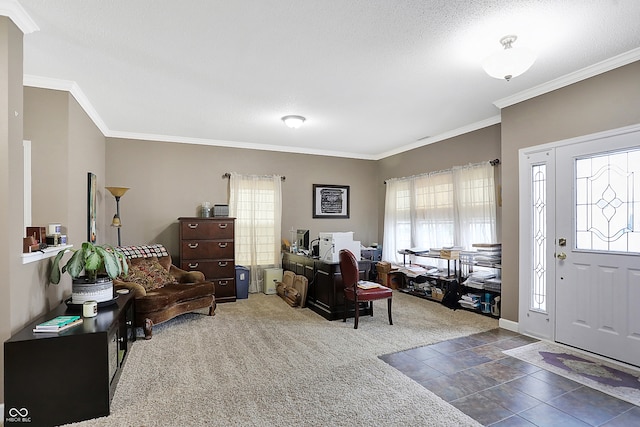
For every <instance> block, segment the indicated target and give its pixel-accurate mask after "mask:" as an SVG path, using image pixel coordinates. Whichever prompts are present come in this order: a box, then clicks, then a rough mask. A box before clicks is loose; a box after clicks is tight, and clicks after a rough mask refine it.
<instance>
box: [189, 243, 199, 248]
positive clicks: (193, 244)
mask: <svg viewBox="0 0 640 427" xmlns="http://www.w3.org/2000/svg"><path fill="white" fill-rule="evenodd" d="M187 246H189V248H190V249H195V248H197V247H198V243H189V244H188V245H187Z"/></svg>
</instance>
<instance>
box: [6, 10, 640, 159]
mask: <svg viewBox="0 0 640 427" xmlns="http://www.w3.org/2000/svg"><path fill="white" fill-rule="evenodd" d="M18 3H19V4H20V5H21V6H22V7H23V8H24V10H25V11H26V12H27V14H28V15H29V16H30V17H31V18H32V19H33V21H34V22H35V23H36V25H37V26H38V27H39V28H40V31H36V32H33V33H30V34H26V35H25V37H24V46H25V49H24V72H25V75H27V78H26V79H25V80H28V78H31V79H32V80H38V81H46V80H51V79H60V80H63V81H70V82H75V83H76V84H77V88H79V90H80V92H81V93H82V94H83V95H84V96H85V97H86V100H87V101H88V103H89V104H90V105H91V106H92V108H93V112H92V115H93V116H94V118H95V117H97V118H99V119H100V120H101V121H102V128H103V131H104V132H105V133H106V134H107V136H122V137H130V138H148V139H158V140H170V141H171V140H173V141H177V142H195V143H207V144H212V145H225V146H236V147H249V148H251V147H253V148H260V147H263V148H265V149H269V150H282V151H291V152H301V153H316V154H328V155H338V156H347V157H357V158H372V159H374V158H380V157H384V156H385V155H389V154H392V153H396V152H399V151H403V150H406V149H408V148H412V147H415V146H417V145H420V144H424V143H429V142H430V141H429V138H427V139H422V138H424V137H426V136H431V137H433V138H431V140H436V139H437V137H438V136H439V135H446V134H448V133H451V132H453V131H455V130H456V129H461V128H468V127H470V126H473V125H474V124H478V123H491V122H495V121H496V120H497V119H496V116H498V115H499V109H498V108H497V107H496V106H495V105H494V102H495V101H496V100H500V99H503V98H506V97H510V96H512V95H514V94H518V93H522V92H523V91H526V90H529V89H531V88H533V87H537V86H539V85H543V84H545V83H547V82H549V81H553V80H555V79H559V78H561V77H563V76H565V75H567V74H570V73H573V72H575V71H577V70H581V69H583V68H585V67H589V66H592V65H593V64H596V63H599V62H601V61H604V60H607V59H609V58H612V57H615V56H617V55H620V54H624V53H629V52H630V51H634V50H637V49H638V48H639V47H640V29H639V27H638V23H639V22H640V1H638V0H536V1H524V0H512V1H509V2H507V1H489V0H476V1H466V2H465V1H453V0H436V1H427V0H420V1H414V0H233V1H231V0H201V1H194V0H189V1H184V0H181V1H176V0H153V1H151V0H136V1H131V0H110V1H98V0H57V1H50V0H19V1H18ZM507 34H516V35H517V36H518V41H517V42H516V44H515V46H516V47H517V46H527V47H529V48H531V49H532V50H534V51H535V52H537V54H538V59H537V61H536V62H535V63H534V65H533V67H532V68H531V69H530V70H529V71H528V72H527V73H525V74H524V75H522V76H520V77H517V78H514V79H513V80H511V81H510V82H506V81H502V80H497V79H493V78H491V77H489V76H487V75H486V74H485V73H484V71H483V70H482V68H481V65H480V64H481V62H482V60H483V59H484V58H485V57H486V56H488V55H489V54H490V53H492V52H494V51H496V50H499V49H500V44H499V42H498V40H499V39H500V38H501V37H502V36H504V35H507ZM639 51H640V50H639ZM34 78H36V79H34ZM42 78H44V79H42ZM52 81H55V80H52ZM45 86H46V85H45ZM287 114H299V115H303V116H305V117H306V118H307V122H306V123H305V125H304V126H303V127H302V128H300V129H297V130H292V129H288V128H286V127H285V126H284V125H283V123H282V122H281V121H280V117H282V116H284V115H287ZM419 140H420V142H418V141H419Z"/></svg>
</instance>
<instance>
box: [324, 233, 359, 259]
mask: <svg viewBox="0 0 640 427" xmlns="http://www.w3.org/2000/svg"><path fill="white" fill-rule="evenodd" d="M319 237H320V244H319V251H318V255H319V257H320V259H321V260H322V261H325V262H339V261H340V251H341V250H342V249H348V250H350V251H351V252H352V253H353V254H354V255H355V257H356V259H360V241H359V240H353V231H347V232H332V233H319Z"/></svg>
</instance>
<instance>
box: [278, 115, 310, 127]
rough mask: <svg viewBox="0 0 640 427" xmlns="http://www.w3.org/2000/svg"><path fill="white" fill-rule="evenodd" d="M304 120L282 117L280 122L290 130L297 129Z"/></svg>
mask: <svg viewBox="0 0 640 427" xmlns="http://www.w3.org/2000/svg"><path fill="white" fill-rule="evenodd" d="M305 120H306V119H305V118H304V117H302V116H284V117H283V118H282V121H283V122H284V124H285V125H287V126H288V127H290V128H291V129H298V128H299V127H300V126H302V124H303V123H304V122H305Z"/></svg>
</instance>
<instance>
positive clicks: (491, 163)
mask: <svg viewBox="0 0 640 427" xmlns="http://www.w3.org/2000/svg"><path fill="white" fill-rule="evenodd" d="M475 164H476V165H479V164H482V162H480V163H475ZM489 164H490V165H491V166H498V165H499V164H500V159H493V160H490V161H489ZM470 165H472V164H471V163H470ZM452 169H453V168H452ZM449 170H451V169H445V170H440V171H434V172H427V173H424V174H419V175H428V174H431V173H438V172H448V171H449ZM419 175H415V176H419ZM383 183H384V184H385V185H386V184H387V180H386V179H385V180H384V181H383Z"/></svg>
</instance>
